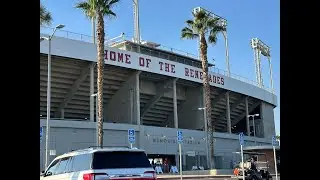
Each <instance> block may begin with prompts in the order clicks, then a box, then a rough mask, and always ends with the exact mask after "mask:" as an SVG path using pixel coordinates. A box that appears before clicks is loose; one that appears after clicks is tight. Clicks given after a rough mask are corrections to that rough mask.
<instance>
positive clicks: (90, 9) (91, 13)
mask: <svg viewBox="0 0 320 180" xmlns="http://www.w3.org/2000/svg"><path fill="white" fill-rule="evenodd" d="M95 3H96V0H88V1H87V2H80V3H78V4H76V8H79V9H82V10H83V12H84V14H85V16H86V17H88V18H89V19H91V30H92V37H93V44H95V43H96V36H95V33H96V32H95V21H96V11H95Z"/></svg>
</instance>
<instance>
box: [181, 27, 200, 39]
mask: <svg viewBox="0 0 320 180" xmlns="http://www.w3.org/2000/svg"><path fill="white" fill-rule="evenodd" d="M197 37H198V34H196V33H194V32H193V31H192V30H191V29H190V28H188V27H185V28H183V29H182V30H181V38H182V39H195V38H197Z"/></svg>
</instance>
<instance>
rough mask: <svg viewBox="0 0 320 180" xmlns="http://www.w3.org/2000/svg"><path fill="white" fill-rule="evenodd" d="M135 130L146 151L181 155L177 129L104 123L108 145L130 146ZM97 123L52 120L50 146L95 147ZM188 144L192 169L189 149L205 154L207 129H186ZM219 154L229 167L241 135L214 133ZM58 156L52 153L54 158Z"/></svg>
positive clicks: (260, 141)
mask: <svg viewBox="0 0 320 180" xmlns="http://www.w3.org/2000/svg"><path fill="white" fill-rule="evenodd" d="M45 125H46V121H45V120H40V127H44V132H43V134H45V133H46V129H45ZM131 128H132V129H135V131H136V144H135V145H134V146H135V147H138V148H142V149H144V150H146V153H149V154H171V155H176V157H177V155H178V144H177V142H176V133H177V132H176V129H174V128H161V127H151V126H137V125H130V124H113V123H104V145H105V146H129V144H128V139H127V131H128V129H131ZM95 129H96V123H94V122H79V121H62V120H50V139H49V144H50V149H55V150H56V153H57V155H61V154H63V153H65V152H68V151H71V150H74V149H80V148H88V147H89V146H95V145H96V144H95V142H96V135H95V132H96V130H95ZM183 136H184V144H183V145H182V149H183V151H182V153H183V165H184V167H188V168H190V167H191V166H192V163H193V162H194V161H193V160H194V157H189V156H187V155H186V154H187V152H188V151H195V152H196V153H197V155H199V156H202V157H204V156H205V154H206V148H205V140H204V138H205V137H206V135H205V133H204V132H203V131H196V130H186V129H183ZM214 138H215V156H217V159H221V162H222V164H221V165H219V166H221V167H229V166H228V165H229V164H230V161H231V159H232V157H233V153H232V152H235V151H239V148H240V147H239V142H238V136H237V135H233V134H225V133H214ZM245 140H246V145H253V144H254V141H256V142H257V144H258V145H259V144H261V145H266V144H270V143H269V142H267V141H266V140H264V139H260V138H252V137H245ZM44 152H45V136H44V137H43V138H42V141H41V143H40V168H41V169H43V168H44ZM54 157H55V156H50V161H51V160H53V158H54Z"/></svg>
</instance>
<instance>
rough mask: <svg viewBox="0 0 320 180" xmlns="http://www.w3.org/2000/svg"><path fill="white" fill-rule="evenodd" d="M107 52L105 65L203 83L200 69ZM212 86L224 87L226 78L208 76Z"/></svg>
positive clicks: (129, 54)
mask: <svg viewBox="0 0 320 180" xmlns="http://www.w3.org/2000/svg"><path fill="white" fill-rule="evenodd" d="M108 49H109V50H105V55H104V59H105V63H106V64H110V65H115V66H121V67H126V68H130V69H137V70H142V71H147V72H152V73H156V74H163V75H167V76H173V77H177V78H181V79H186V80H191V81H197V82H202V80H203V72H202V70H201V69H200V68H196V67H192V66H189V65H185V64H181V63H178V62H173V61H169V60H165V59H160V58H157V57H151V56H148V55H143V54H138V53H134V52H129V51H122V50H119V49H114V48H112V50H111V48H108ZM208 78H209V83H210V84H211V85H222V86H223V85H224V84H225V82H224V78H223V77H221V76H220V75H217V74H210V73H209V75H208Z"/></svg>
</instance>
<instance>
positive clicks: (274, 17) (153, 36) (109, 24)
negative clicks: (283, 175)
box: [42, 0, 280, 134]
mask: <svg viewBox="0 0 320 180" xmlns="http://www.w3.org/2000/svg"><path fill="white" fill-rule="evenodd" d="M80 1H81V0H42V2H43V4H44V5H45V6H46V7H47V9H48V10H49V11H50V12H51V13H52V16H53V22H52V24H53V25H56V24H64V25H66V27H65V28H64V29H65V30H68V31H72V32H77V33H81V34H87V35H90V34H91V24H90V21H89V20H88V19H87V18H86V17H85V16H84V15H83V13H82V12H81V11H80V10H78V9H75V8H74V6H75V4H76V3H77V2H80ZM139 1H140V28H141V36H142V39H143V40H148V41H153V42H157V43H160V44H162V45H165V46H169V47H173V48H176V49H180V50H183V51H186V52H190V53H193V54H197V41H196V40H181V39H180V31H181V29H182V28H183V27H184V26H185V24H184V22H185V21H186V20H187V19H191V18H192V15H191V11H192V9H193V8H195V7H198V6H201V7H203V8H205V9H207V10H209V11H211V12H214V13H215V14H217V15H219V16H222V17H224V18H226V19H227V20H228V39H229V54H230V55H229V56H230V64H231V73H234V74H238V75H241V76H243V77H245V78H248V79H251V80H255V70H254V61H253V51H252V49H251V47H250V39H251V38H254V37H258V38H260V39H261V40H262V41H264V42H265V43H266V44H267V45H269V46H270V47H271V57H272V65H273V80H274V86H275V89H276V95H277V97H278V107H276V108H275V124H276V132H277V134H280V2H279V1H278V0H268V1H259V0H258V1H257V0H241V1H239V0H139ZM114 12H115V13H116V14H117V17H116V18H112V19H109V18H106V34H107V36H108V37H110V38H112V37H115V36H118V35H120V33H121V32H124V33H126V35H128V36H132V35H133V7H132V0H120V3H119V4H118V5H116V6H115V7H114ZM208 57H209V59H212V58H214V59H215V64H216V66H217V67H218V68H220V69H225V49H224V40H223V36H222V35H221V36H219V40H218V43H217V44H216V45H215V46H211V45H210V46H209V48H208ZM262 72H263V80H264V85H265V86H266V87H270V85H269V84H270V83H269V76H268V72H269V69H268V63H267V59H266V58H264V57H262Z"/></svg>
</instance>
